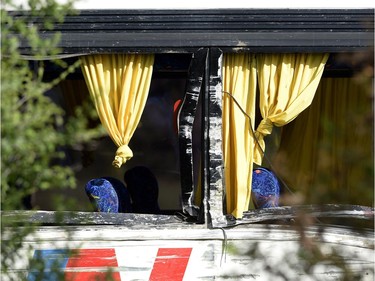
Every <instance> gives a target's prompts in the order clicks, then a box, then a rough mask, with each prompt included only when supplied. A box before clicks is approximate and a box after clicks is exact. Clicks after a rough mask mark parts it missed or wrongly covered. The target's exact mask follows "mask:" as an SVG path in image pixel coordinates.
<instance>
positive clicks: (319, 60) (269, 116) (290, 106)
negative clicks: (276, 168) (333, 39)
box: [254, 54, 328, 165]
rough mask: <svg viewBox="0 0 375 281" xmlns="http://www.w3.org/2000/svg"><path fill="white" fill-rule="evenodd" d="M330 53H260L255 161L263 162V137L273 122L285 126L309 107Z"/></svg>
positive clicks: (269, 132)
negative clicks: (258, 110)
mask: <svg viewBox="0 0 375 281" xmlns="http://www.w3.org/2000/svg"><path fill="white" fill-rule="evenodd" d="M327 59H328V54H261V55H258V56H257V69H258V83H259V92H260V100H259V106H260V112H261V115H262V118H263V119H262V120H261V122H260V124H259V125H258V127H257V129H256V132H255V135H256V138H257V142H255V143H254V163H256V164H258V165H261V164H262V158H263V152H264V151H265V142H264V137H265V136H267V135H269V134H271V132H272V127H273V125H276V126H284V125H285V124H287V123H289V122H290V121H292V120H293V119H294V118H296V117H297V115H298V114H300V113H301V112H302V111H303V110H304V109H306V107H308V106H309V105H310V104H311V102H312V100H313V98H314V94H315V91H316V89H317V87H318V85H319V82H320V78H321V76H322V74H323V70H324V66H325V63H326V61H327Z"/></svg>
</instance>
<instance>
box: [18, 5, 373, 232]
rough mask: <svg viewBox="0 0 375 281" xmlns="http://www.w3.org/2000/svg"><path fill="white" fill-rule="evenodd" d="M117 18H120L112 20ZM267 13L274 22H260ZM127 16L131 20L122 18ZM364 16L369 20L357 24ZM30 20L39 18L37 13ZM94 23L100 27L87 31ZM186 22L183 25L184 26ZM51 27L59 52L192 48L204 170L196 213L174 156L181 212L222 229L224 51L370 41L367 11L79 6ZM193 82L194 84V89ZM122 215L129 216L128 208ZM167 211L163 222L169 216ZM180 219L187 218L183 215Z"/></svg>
mask: <svg viewBox="0 0 375 281" xmlns="http://www.w3.org/2000/svg"><path fill="white" fill-rule="evenodd" d="M24 14H27V12H14V13H13V16H14V17H20V16H23V15H24ZM108 18H112V22H109V23H105V22H104V21H105V19H108ZM119 18H120V20H121V18H123V19H124V21H122V22H120V23H119V22H116V21H117V20H118V19H119ZM267 18H272V19H273V21H272V22H271V21H270V22H267V21H265V20H264V19H267ZM130 19H132V20H133V24H132V25H130V24H128V23H129V21H130ZM218 19H225V21H224V22H220V20H218ZM365 20H366V21H368V23H369V25H364V24H363V22H364V21H365ZM32 21H33V23H35V24H38V23H40V21H41V19H38V18H36V19H35V18H34V19H32ZM150 22H151V23H152V24H150ZM94 23H96V25H95V26H98V25H99V26H100V28H101V29H100V30H98V29H94V28H93V26H94ZM371 24H372V25H371ZM187 26H188V30H187V31H186V30H185V31H184V28H187ZM56 31H59V32H61V42H60V46H59V47H61V48H62V53H61V57H72V56H79V55H83V54H94V53H116V52H122V53H156V54H157V53H161V54H167V53H189V54H192V57H193V60H192V64H191V67H190V68H189V75H188V76H189V77H188V84H187V89H186V96H187V97H188V100H189V101H193V100H195V99H196V97H197V95H200V98H201V99H202V102H203V104H202V105H203V106H202V124H203V128H204V129H203V139H202V142H203V148H204V149H203V151H202V155H201V157H202V161H203V166H202V174H203V175H204V176H203V177H202V182H201V184H202V188H203V192H204V193H203V202H202V206H201V208H200V209H199V211H198V212H194V211H191V210H188V209H189V206H188V205H189V204H188V202H189V200H190V199H191V198H190V194H191V191H192V188H191V187H192V180H193V179H192V166H193V164H192V155H191V154H190V155H188V154H186V155H184V156H186V157H185V158H183V159H182V162H181V185H182V202H183V209H184V210H185V213H187V214H188V215H193V217H195V215H197V216H198V217H197V218H193V221H194V222H198V223H204V224H206V226H208V227H222V226H227V225H232V224H233V223H234V222H233V218H232V217H231V216H227V215H226V214H225V202H224V198H225V195H224V182H223V159H222V153H221V113H222V105H221V95H222V92H221V91H222V90H221V78H222V77H221V58H222V55H223V53H226V52H253V53H286V52H294V53H307V52H310V53H314V52H315V53H316V52H329V53H332V52H334V53H341V52H350V53H355V52H361V51H363V50H366V49H368V48H373V46H374V9H267V10H265V9H233V10H232V9H212V10H104V11H100V10H85V11H81V12H80V14H79V15H74V16H73V15H72V16H68V17H67V19H66V21H65V22H64V23H62V24H58V25H57V26H56ZM49 36H51V33H50V32H46V31H45V32H43V37H45V38H48V37H49ZM20 49H21V52H22V54H23V55H24V57H25V58H26V59H27V58H28V59H30V58H32V57H30V54H31V50H30V49H29V47H28V46H27V44H25V43H23V44H22V45H21V46H20ZM46 59H48V58H46ZM203 64H204V65H203ZM195 87H198V88H199V90H194V88H195ZM196 109H197V108H196V103H194V102H192V103H190V104H187V105H185V108H183V109H182V110H183V112H184V114H183V115H182V118H181V119H180V121H179V122H180V127H181V126H182V127H183V126H192V122H191V121H189V120H188V119H189V117H193V115H191V114H190V115H189V112H190V113H191V110H192V111H195V110H196ZM179 139H180V140H182V141H181V142H180V145H181V146H180V154H181V152H184V151H185V152H186V149H187V147H189V145H191V142H192V139H191V138H190V139H189V138H187V137H186V135H182V134H181V132H179ZM189 186H190V188H189ZM270 212H271V213H272V211H270ZM258 213H259V212H258ZM254 214H255V213H254ZM254 214H253V213H249V214H245V215H244V218H243V221H245V222H246V221H247V220H248V221H250V219H251V218H253V215H254ZM126 215H128V216H129V217H131V214H126ZM100 216H104V217H105V215H100ZM172 217H173V216H171V218H168V219H167V220H170V219H174V218H172ZM180 219H181V221H187V220H190V219H191V218H189V217H185V216H182V218H180ZM161 221H162V220H161ZM160 223H161V222H159V223H156V224H160Z"/></svg>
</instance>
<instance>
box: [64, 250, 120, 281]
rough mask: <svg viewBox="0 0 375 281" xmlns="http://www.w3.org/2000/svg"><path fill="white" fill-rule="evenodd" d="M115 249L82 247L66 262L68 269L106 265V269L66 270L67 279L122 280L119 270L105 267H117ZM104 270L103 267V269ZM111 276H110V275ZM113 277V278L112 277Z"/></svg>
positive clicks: (83, 280) (88, 280)
mask: <svg viewBox="0 0 375 281" xmlns="http://www.w3.org/2000/svg"><path fill="white" fill-rule="evenodd" d="M117 266H118V264H117V258H116V252H115V249H81V250H78V251H77V252H76V253H75V254H73V255H72V256H71V257H70V258H69V260H68V263H67V264H66V268H67V269H71V268H77V269H78V268H82V267H91V269H92V267H94V268H95V267H104V271H90V272H80V271H76V272H65V280H66V281H90V280H103V281H105V280H113V281H120V280H121V278H120V273H119V272H110V271H108V270H107V269H106V268H105V267H117ZM101 270H103V269H101ZM109 276H110V277H109ZM110 278H112V279H110Z"/></svg>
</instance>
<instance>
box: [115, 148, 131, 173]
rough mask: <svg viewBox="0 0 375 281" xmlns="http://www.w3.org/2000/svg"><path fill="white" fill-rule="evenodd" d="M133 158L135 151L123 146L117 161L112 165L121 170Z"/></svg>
mask: <svg viewBox="0 0 375 281" xmlns="http://www.w3.org/2000/svg"><path fill="white" fill-rule="evenodd" d="M132 157H133V151H132V150H131V149H130V147H129V146H127V145H126V144H124V145H121V146H120V147H119V148H118V149H117V151H116V156H115V160H113V162H112V165H113V166H115V167H116V168H120V167H121V166H122V165H123V164H125V163H126V161H128V160H129V159H130V158H132Z"/></svg>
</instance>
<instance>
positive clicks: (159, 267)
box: [149, 248, 192, 281]
mask: <svg viewBox="0 0 375 281" xmlns="http://www.w3.org/2000/svg"><path fill="white" fill-rule="evenodd" d="M191 251H192V248H160V249H159V250H158V254H157V257H156V260H155V263H154V267H153V268H152V271H151V276H150V279H149V280H150V281H159V280H160V281H165V280H168V281H180V280H182V279H183V278H184V274H185V270H186V266H187V264H188V262H189V258H190V254H191Z"/></svg>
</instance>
